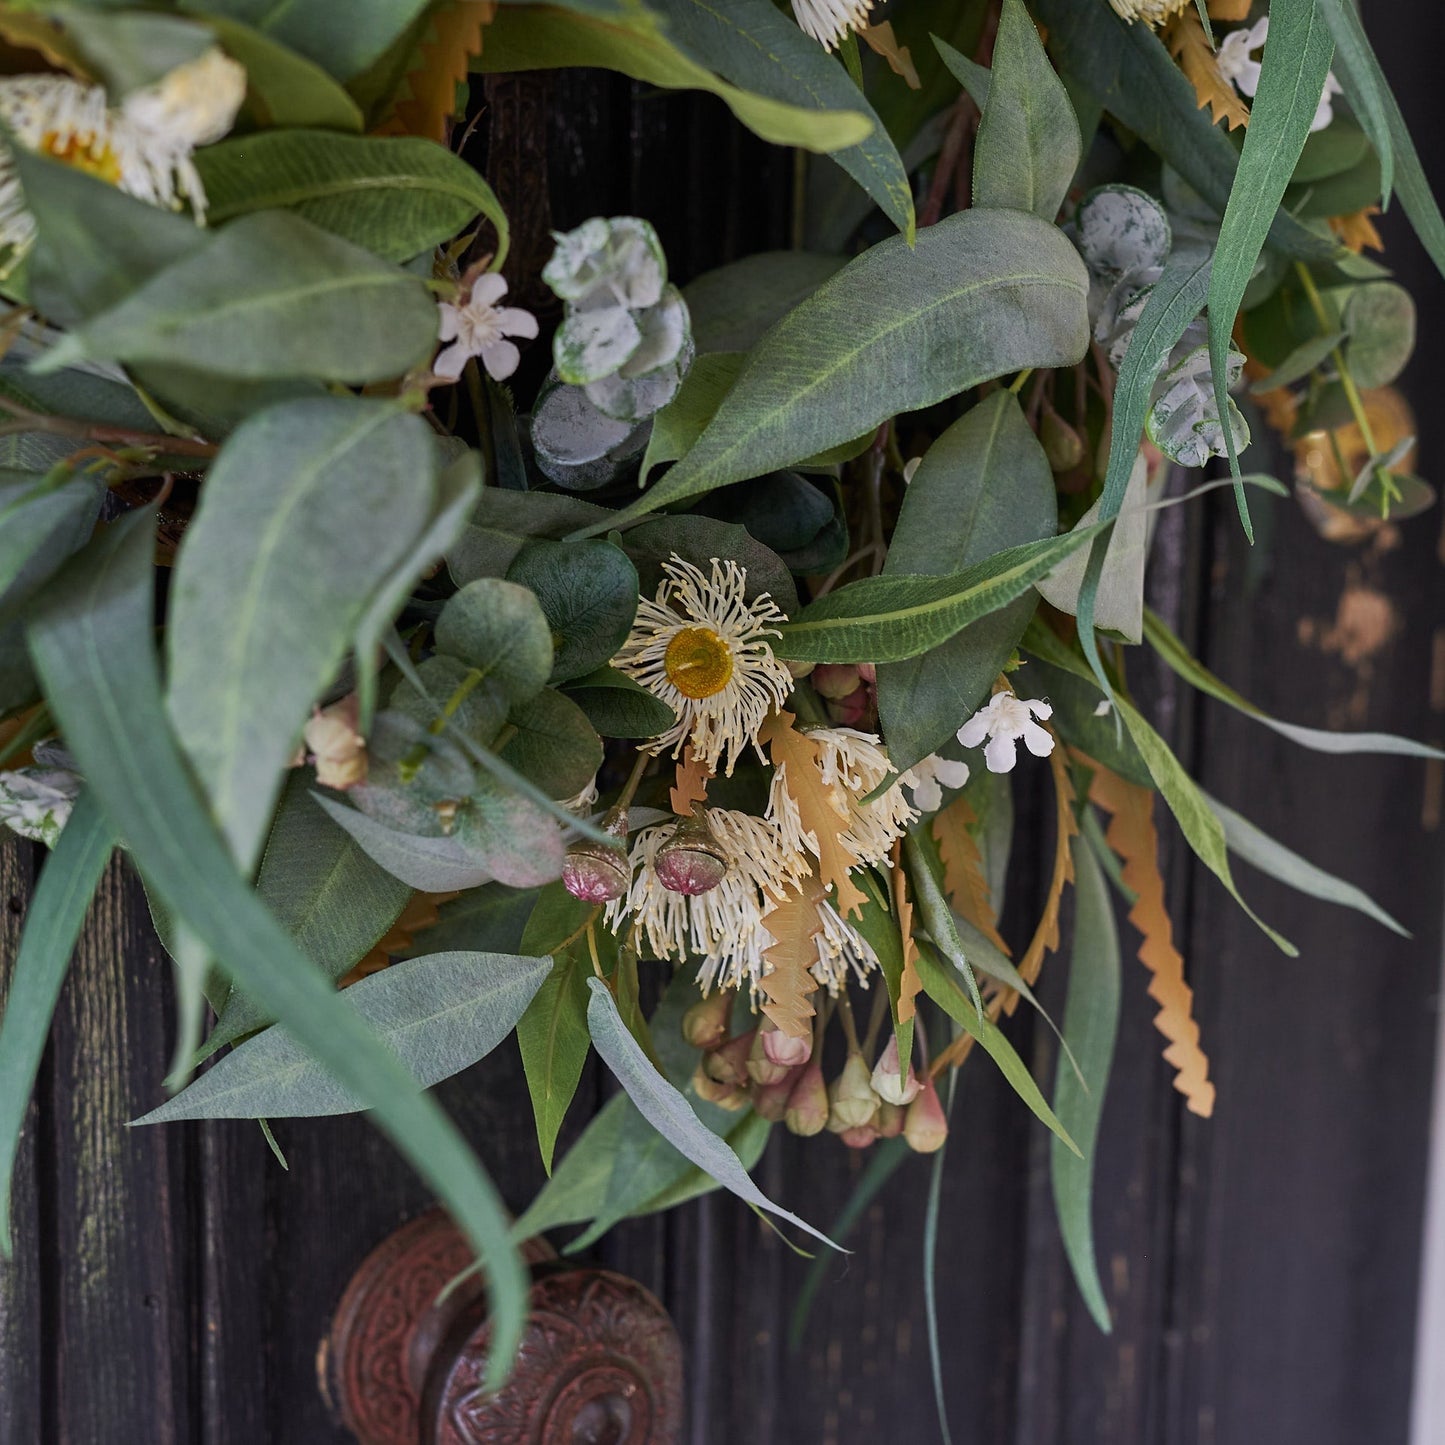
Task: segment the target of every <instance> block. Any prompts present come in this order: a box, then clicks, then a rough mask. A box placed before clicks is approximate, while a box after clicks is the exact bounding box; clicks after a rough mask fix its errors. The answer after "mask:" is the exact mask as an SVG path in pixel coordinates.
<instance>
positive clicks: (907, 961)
mask: <svg viewBox="0 0 1445 1445" xmlns="http://www.w3.org/2000/svg"><path fill="white" fill-rule="evenodd" d="M902 860H903V844H902V843H901V842H898V843H895V844H894V845H893V873H892V878H891V882H892V885H893V916H894V917H895V918H896V919H897V920H898V936H899V938H900V940H901V941H902V943H903V972H902V973H901V974H900V975H899V977H898V1022H899V1023H900V1024H906V1023H907V1022H908V1020H909V1019H911V1018H912V1017H913V1015H914V1014H915V1013H916V1012H917V1011H918V1009H917V1005H916V1004H915V1003H914V1002H913V1000H914V999H916V998H917V997H918V995H919V994H920V993H922V992H923V980H922V979H921V978H919V976H918V943H917V941H916V940H915V939H914V937H913V900H912V899H911V898H909V896H908V877H907V875H906V874H905V873H904V871H903V861H902Z"/></svg>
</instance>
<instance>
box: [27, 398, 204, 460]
mask: <svg viewBox="0 0 1445 1445" xmlns="http://www.w3.org/2000/svg"><path fill="white" fill-rule="evenodd" d="M0 409H3V410H5V411H7V412H9V413H10V415H11V416H13V417H14V418H15V420H14V421H12V422H6V423H4V425H0V436H18V435H20V434H22V433H24V432H37V431H38V432H48V433H51V434H52V435H55V436H70V437H83V438H85V439H86V440H87V441H93V442H110V443H114V444H118V445H121V446H132V447H151V448H154V449H155V450H156V451H164V452H170V453H171V454H172V455H173V456H178V457H213V456H215V455H216V452H217V450H218V448H217V447H216V445H215V444H214V443H213V442H203V441H196V440H194V439H193V438H191V437H173V436H166V435H165V434H164V433H162V432H145V431H133V430H132V429H131V428H130V427H124V426H109V425H107V424H106V423H104V422H98V421H80V420H78V419H76V418H73V417H68V416H47V415H45V414H44V413H43V412H35V411H29V410H27V409H26V408H25V407H22V406H17V405H16V404H15V403H14V402H13V401H10V400H8V399H7V398H5V397H0Z"/></svg>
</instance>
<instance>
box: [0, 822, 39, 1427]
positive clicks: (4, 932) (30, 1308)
mask: <svg viewBox="0 0 1445 1445" xmlns="http://www.w3.org/2000/svg"><path fill="white" fill-rule="evenodd" d="M32 852H33V850H32V848H31V847H30V845H29V844H27V843H22V842H21V841H20V840H19V839H18V838H16V837H15V836H14V835H13V834H11V833H10V832H9V831H8V830H4V832H3V840H0V1012H3V1009H4V1006H5V999H6V995H7V991H8V989H9V984H10V970H11V968H12V966H13V964H14V961H15V954H16V950H17V949H18V947H19V944H20V932H21V927H22V924H23V922H24V914H25V909H26V906H27V905H28V903H29V900H30V891H31V856H32ZM39 1114H40V1111H39V1108H38V1105H37V1103H36V1101H35V1100H34V1099H32V1100H31V1102H30V1110H29V1113H28V1114H27V1115H26V1122H25V1128H24V1132H23V1133H22V1134H21V1136H20V1149H19V1153H18V1156H17V1158H16V1161H15V1173H14V1177H13V1178H12V1181H11V1186H10V1228H11V1240H10V1243H11V1247H12V1249H13V1250H14V1254H13V1256H12V1257H11V1258H10V1259H8V1260H5V1259H0V1441H7V1442H8V1441H12V1440H13V1441H15V1442H17V1445H19V1442H21V1441H28V1440H39V1439H40V1438H41V1436H42V1418H43V1416H42V1398H41V1389H42V1371H43V1364H44V1336H43V1332H42V1318H43V1316H42V1303H41V1263H40V1261H41V1254H42V1249H43V1247H44V1236H43V1228H42V1218H41V1210H40V1207H39V1198H38V1187H37V1179H36V1158H37V1138H38V1134H39V1130H40V1128H41V1127H42V1125H41V1123H40V1117H39Z"/></svg>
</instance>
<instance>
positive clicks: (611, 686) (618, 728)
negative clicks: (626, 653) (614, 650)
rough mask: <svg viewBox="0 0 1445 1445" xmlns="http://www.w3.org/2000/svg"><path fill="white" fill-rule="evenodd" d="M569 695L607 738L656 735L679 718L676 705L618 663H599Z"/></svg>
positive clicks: (588, 719)
mask: <svg viewBox="0 0 1445 1445" xmlns="http://www.w3.org/2000/svg"><path fill="white" fill-rule="evenodd" d="M567 696H568V697H570V698H571V699H572V701H573V702H575V703H576V704H577V706H578V707H580V708H581V709H582V711H583V712H584V713H586V714H587V721H588V722H590V723H591V724H592V726H593V727H594V728H596V730H597V731H598V732H599V733H601V735H602V736H603V737H604V738H655V737H656V736H657V735H658V734H659V733H664V732H666V731H667V730H668V728H670V727H671V726H672V725H673V723H674V722H675V721H676V720H677V719H676V715H675V714H674V713H673V711H672V709H671V708H670V707H668V705H667V704H666V703H665V702H663V701H662V699H661V698H657V697H654V696H653V695H652V694H651V693H650V692H648V690H647V689H646V688H645V687H643V686H642V684H641V683H639V682H634V681H633V680H632V679H631V678H630V677H628V675H627V674H626V673H625V672H619V671H618V670H617V669H616V668H615V667H599V668H598V669H597V671H596V672H589V673H588V674H587V676H586V677H579V678H577V679H576V680H575V681H574V682H572V683H570V684H569V685H568V687H567Z"/></svg>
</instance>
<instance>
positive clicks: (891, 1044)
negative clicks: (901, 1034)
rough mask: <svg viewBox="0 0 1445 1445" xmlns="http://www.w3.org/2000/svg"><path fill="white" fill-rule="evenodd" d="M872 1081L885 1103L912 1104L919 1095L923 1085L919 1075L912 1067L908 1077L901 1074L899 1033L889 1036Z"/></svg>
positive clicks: (875, 1066) (874, 1088)
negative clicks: (899, 1065)
mask: <svg viewBox="0 0 1445 1445" xmlns="http://www.w3.org/2000/svg"><path fill="white" fill-rule="evenodd" d="M871 1082H872V1084H873V1092H874V1093H875V1094H877V1095H878V1097H879V1098H880V1099H882V1100H883V1102H884V1103H885V1104H911V1103H912V1102H913V1101H914V1100H915V1099H916V1098H917V1097H918V1091H919V1090H920V1089H921V1088H922V1087H923V1085H922V1084H920V1083H919V1082H918V1075H917V1074H915V1073H914V1072H913V1070H912V1068H910V1069H909V1070H908V1074H907V1076H906V1077H901V1076H900V1070H899V1067H898V1035H897V1034H890V1035H889V1036H888V1045H887V1047H886V1048H885V1049H884V1050H883V1052H882V1053H881V1054H879V1055H878V1062H877V1063H876V1064H874V1065H873V1078H872V1081H871Z"/></svg>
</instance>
